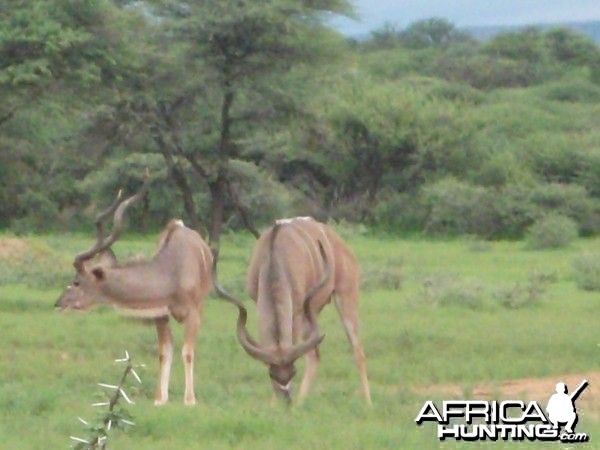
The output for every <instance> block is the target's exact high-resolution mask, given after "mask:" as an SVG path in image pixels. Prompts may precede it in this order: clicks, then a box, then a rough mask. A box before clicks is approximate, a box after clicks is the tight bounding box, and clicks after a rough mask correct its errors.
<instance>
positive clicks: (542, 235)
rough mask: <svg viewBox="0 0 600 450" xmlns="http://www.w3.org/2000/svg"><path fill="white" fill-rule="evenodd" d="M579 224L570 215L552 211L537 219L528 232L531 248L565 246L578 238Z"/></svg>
mask: <svg viewBox="0 0 600 450" xmlns="http://www.w3.org/2000/svg"><path fill="white" fill-rule="evenodd" d="M577 236H578V231H577V224H576V223H575V222H574V221H573V220H572V219H570V218H569V217H566V216H563V215H561V214H556V213H551V214H548V215H547V216H545V217H543V218H541V219H540V220H537V221H536V222H535V223H534V224H533V225H532V226H531V227H530V228H529V230H528V232H527V243H528V245H529V247H530V248H534V249H546V248H559V247H565V246H567V245H569V244H570V243H571V242H573V241H574V240H575V239H577Z"/></svg>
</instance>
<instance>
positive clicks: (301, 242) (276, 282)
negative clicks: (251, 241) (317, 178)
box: [213, 217, 371, 405]
mask: <svg viewBox="0 0 600 450" xmlns="http://www.w3.org/2000/svg"><path fill="white" fill-rule="evenodd" d="M216 273H217V268H216V259H215V262H214V266H213V281H214V284H215V290H216V291H217V294H218V295H220V296H221V297H222V298H224V299H226V300H228V301H230V302H232V303H234V304H235V305H236V306H237V307H238V310H239V316H238V324H237V334H238V339H239V341H240V343H241V345H242V347H243V348H244V350H246V352H247V353H248V354H250V355H251V356H252V357H253V358H255V359H257V360H259V361H261V362H263V363H265V364H266V365H267V366H268V367H269V376H270V379H271V383H272V386H273V390H274V392H275V394H276V396H277V397H280V398H283V399H285V400H286V401H287V402H288V403H290V402H291V392H290V386H291V380H292V378H293V377H294V375H295V373H296V369H295V367H294V363H295V361H296V360H297V359H298V358H300V357H301V356H306V368H305V372H304V376H303V379H302V382H301V385H300V392H299V401H300V402H302V401H303V400H304V398H305V397H306V395H307V393H308V391H309V389H310V387H311V385H312V382H313V380H314V377H315V375H316V371H317V366H318V363H319V360H320V355H319V348H318V346H319V344H320V342H321V340H322V339H323V337H324V336H321V335H320V334H319V327H318V324H317V320H316V317H317V316H318V314H319V313H320V312H321V310H322V309H323V308H324V307H325V305H327V303H329V302H330V301H331V299H332V298H333V300H334V304H335V305H336V308H337V311H338V313H339V316H340V318H341V320H342V324H343V326H344V329H345V331H346V335H347V337H348V339H349V341H350V344H351V346H352V349H353V352H354V357H355V360H356V365H357V367H358V371H359V373H360V378H361V383H362V393H363V396H364V398H365V401H366V403H367V404H369V405H370V404H371V394H370V389H369V382H368V378H367V368H366V358H365V354H364V351H363V348H362V345H361V343H360V341H359V338H358V326H359V324H358V322H359V317H358V298H359V286H360V271H359V267H358V263H357V261H356V258H355V257H354V255H353V254H352V252H351V251H350V249H349V248H348V247H347V246H346V244H345V243H344V242H343V241H342V239H341V238H340V237H339V236H338V235H337V234H336V233H335V232H334V231H333V230H332V229H331V228H329V227H328V226H327V225H325V224H322V223H320V222H317V221H316V220H314V219H312V218H309V217H298V218H294V219H283V220H279V221H277V222H276V224H275V225H274V226H272V227H271V228H269V229H268V230H266V231H265V232H264V233H263V234H262V235H261V237H260V238H259V240H258V242H257V243H256V245H255V247H254V251H253V253H252V257H251V259H250V264H249V267H248V275H247V280H246V281H247V290H248V293H249V295H250V297H252V299H253V300H254V301H255V302H256V308H257V314H258V330H259V340H258V342H257V341H256V340H254V339H253V338H252V337H251V336H250V334H249V333H248V330H247V328H246V320H247V311H246V308H245V307H244V305H243V303H242V301H241V300H239V299H237V298H236V297H234V296H232V295H231V294H229V293H227V292H226V291H225V290H224V289H223V288H222V287H221V285H220V284H219V282H218V279H217V275H216Z"/></svg>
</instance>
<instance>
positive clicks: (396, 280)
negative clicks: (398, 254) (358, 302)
mask: <svg viewBox="0 0 600 450" xmlns="http://www.w3.org/2000/svg"><path fill="white" fill-rule="evenodd" d="M403 266H404V260H403V259H402V258H395V259H388V260H386V261H380V262H379V263H378V264H376V265H367V266H366V267H365V266H363V268H362V270H361V277H360V278H361V288H362V290H363V291H366V292H368V291H375V290H378V289H384V290H390V291H398V290H400V288H401V287H402V281H403V279H404V271H403Z"/></svg>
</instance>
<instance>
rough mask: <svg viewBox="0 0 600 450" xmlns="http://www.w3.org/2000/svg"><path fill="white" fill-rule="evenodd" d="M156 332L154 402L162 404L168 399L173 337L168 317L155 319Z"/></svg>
mask: <svg viewBox="0 0 600 450" xmlns="http://www.w3.org/2000/svg"><path fill="white" fill-rule="evenodd" d="M156 332H157V334H158V363H159V371H158V382H157V384H156V395H155V397H154V404H155V405H164V404H165V403H166V402H167V400H169V377H170V375H171V363H172V362H173V338H172V336H171V330H170V328H169V318H168V317H161V318H159V319H156Z"/></svg>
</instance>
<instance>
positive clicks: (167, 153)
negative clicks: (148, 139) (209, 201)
mask: <svg viewBox="0 0 600 450" xmlns="http://www.w3.org/2000/svg"><path fill="white" fill-rule="evenodd" d="M154 141H155V142H156V145H157V146H158V148H159V149H160V152H161V153H162V155H163V157H164V158H165V162H166V163H167V167H168V169H169V176H170V177H171V179H172V180H173V181H174V182H175V185H176V186H177V187H178V188H179V190H180V191H181V195H182V196H183V208H184V209H185V213H186V215H187V220H189V224H190V228H192V229H194V230H200V221H199V220H198V215H197V214H196V203H195V202H194V197H193V192H192V189H191V188H190V185H189V183H188V182H187V179H186V178H185V175H184V173H183V172H182V171H181V168H180V167H179V166H178V165H177V163H176V162H175V159H174V158H173V154H172V153H171V150H170V149H169V148H168V146H167V143H166V142H165V141H164V139H163V138H162V136H161V134H160V132H155V133H154Z"/></svg>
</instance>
